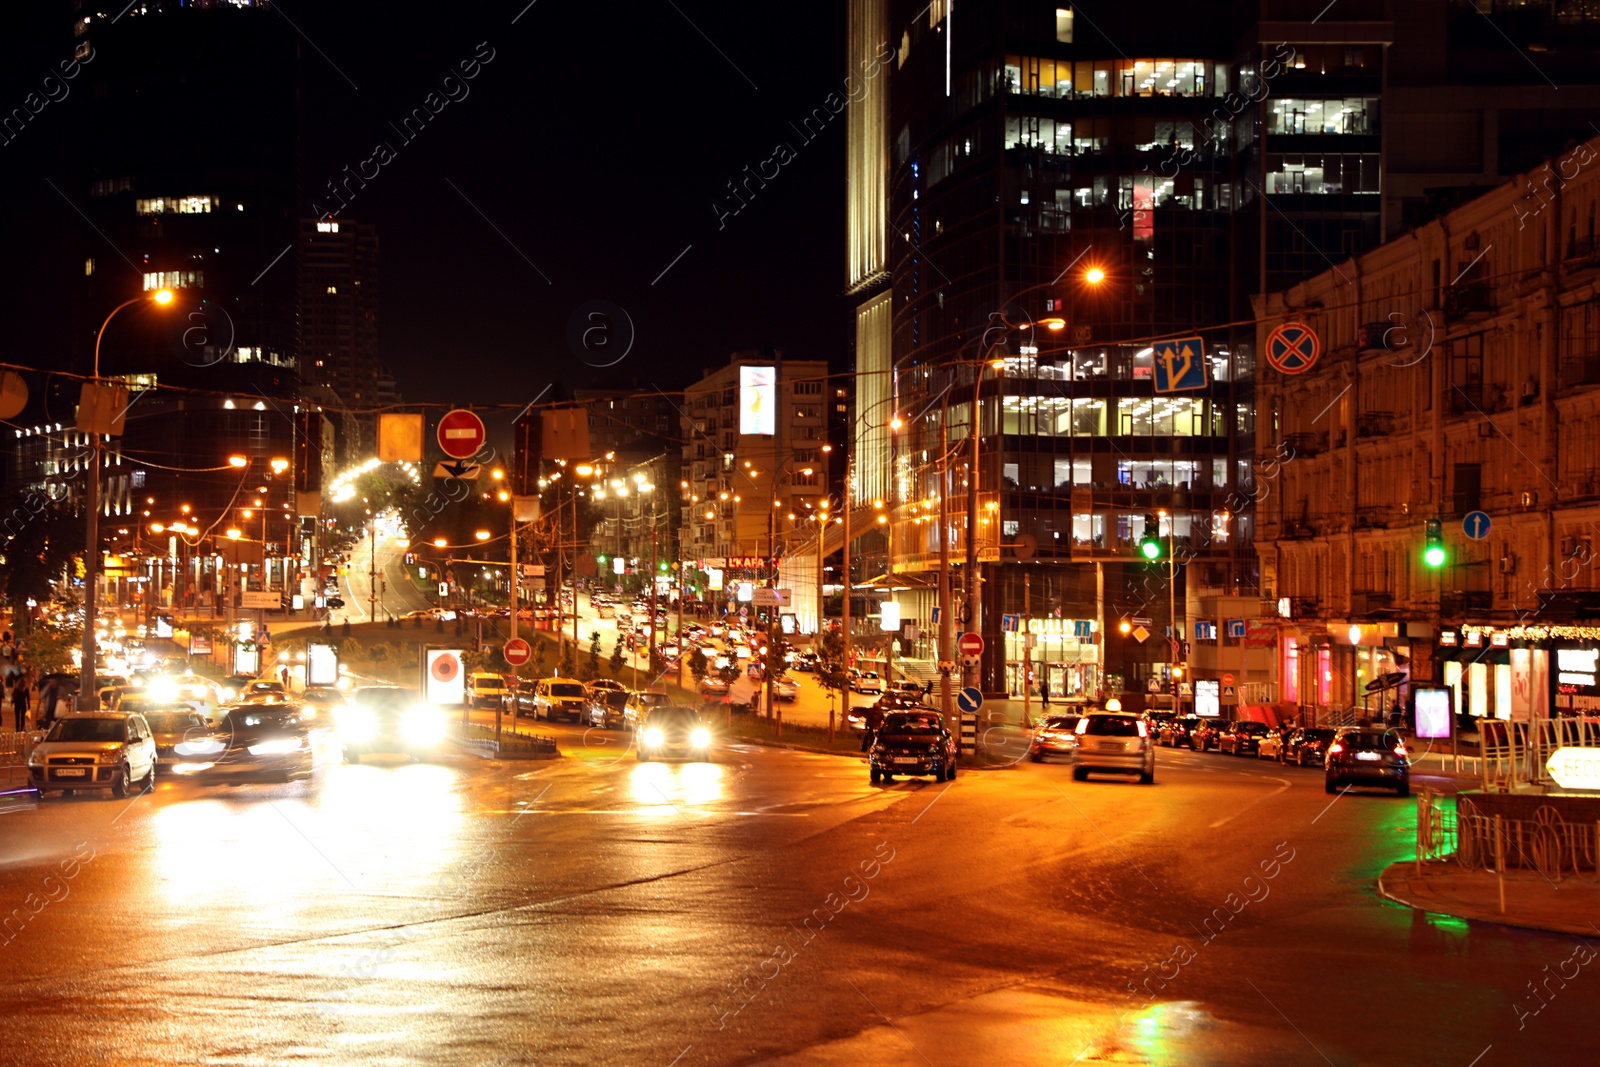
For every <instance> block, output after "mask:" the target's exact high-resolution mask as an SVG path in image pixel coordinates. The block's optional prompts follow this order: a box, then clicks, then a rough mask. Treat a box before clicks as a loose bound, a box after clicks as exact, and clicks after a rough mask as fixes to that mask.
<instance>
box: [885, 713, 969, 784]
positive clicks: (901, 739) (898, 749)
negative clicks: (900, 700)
mask: <svg viewBox="0 0 1600 1067" xmlns="http://www.w3.org/2000/svg"><path fill="white" fill-rule="evenodd" d="M867 763H868V764H869V766H870V768H871V777H872V781H873V782H874V783H877V782H879V781H889V780H891V779H892V778H893V777H894V776H895V775H897V774H909V775H924V774H931V775H933V777H934V779H935V780H936V781H940V782H943V781H947V780H949V779H952V778H954V777H955V776H956V740H955V737H954V736H953V735H952V734H951V733H950V731H949V730H947V729H945V726H944V716H942V715H940V714H939V713H938V712H937V711H933V710H931V709H924V708H919V709H917V710H914V711H891V712H889V713H888V714H887V715H885V716H884V717H883V727H882V728H881V729H880V730H879V731H878V736H877V738H876V739H875V740H874V741H873V743H872V749H871V751H869V752H868V753H867Z"/></svg>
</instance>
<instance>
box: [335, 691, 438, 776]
mask: <svg viewBox="0 0 1600 1067" xmlns="http://www.w3.org/2000/svg"><path fill="white" fill-rule="evenodd" d="M447 725H448V724H447V722H446V719H445V713H444V711H443V709H441V708H436V707H433V706H432V705H429V704H424V703H423V702H422V698H421V697H420V696H418V694H417V692H416V690H414V689H402V688H400V687H399V686H393V685H364V686H359V687H357V689H356V690H355V692H354V693H353V694H351V697H350V702H349V704H348V705H346V706H345V707H344V708H341V709H340V710H339V712H338V714H337V716H336V718H335V721H334V726H335V728H336V729H337V730H338V734H339V744H340V746H341V747H342V748H343V749H344V758H345V759H347V760H349V761H350V762H351V763H360V762H361V759H362V757H363V756H373V755H396V756H410V757H411V758H413V759H419V760H420V759H427V758H429V757H431V756H433V755H434V754H436V753H437V752H438V750H439V747H440V746H441V744H442V743H443V742H444V739H445V730H446V727H447Z"/></svg>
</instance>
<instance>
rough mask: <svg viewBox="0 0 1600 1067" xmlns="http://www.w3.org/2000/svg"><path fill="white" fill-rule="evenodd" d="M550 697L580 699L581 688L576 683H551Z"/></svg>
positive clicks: (581, 694)
mask: <svg viewBox="0 0 1600 1067" xmlns="http://www.w3.org/2000/svg"><path fill="white" fill-rule="evenodd" d="M550 695H551V696H553V697H581V696H583V686H581V685H579V684H578V683H577V682H553V683H551V686H550Z"/></svg>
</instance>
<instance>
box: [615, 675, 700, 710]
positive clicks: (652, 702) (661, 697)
mask: <svg viewBox="0 0 1600 1067" xmlns="http://www.w3.org/2000/svg"><path fill="white" fill-rule="evenodd" d="M710 680H711V679H707V681H710ZM633 697H634V699H635V700H636V701H638V702H639V703H640V704H641V705H643V706H644V707H647V708H653V707H655V706H656V705H657V704H665V703H666V702H667V694H665V693H635V694H634V695H633Z"/></svg>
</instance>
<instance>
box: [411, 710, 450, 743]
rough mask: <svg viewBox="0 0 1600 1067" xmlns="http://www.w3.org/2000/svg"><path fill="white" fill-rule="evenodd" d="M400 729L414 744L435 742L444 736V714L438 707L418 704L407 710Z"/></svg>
mask: <svg viewBox="0 0 1600 1067" xmlns="http://www.w3.org/2000/svg"><path fill="white" fill-rule="evenodd" d="M400 730H401V732H402V733H403V734H404V735H405V739H406V740H407V741H408V742H410V743H411V744H413V745H431V744H435V743H437V742H438V741H439V740H440V739H441V738H443V737H444V715H443V714H442V713H441V712H440V711H439V709H438V708H434V707H429V706H428V705H426V704H421V705H418V706H417V707H414V708H412V709H411V710H410V711H408V712H406V714H405V719H404V720H403V721H402V722H401V724H400Z"/></svg>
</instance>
